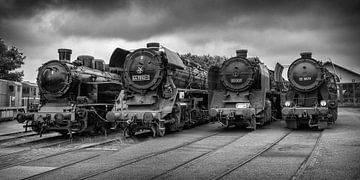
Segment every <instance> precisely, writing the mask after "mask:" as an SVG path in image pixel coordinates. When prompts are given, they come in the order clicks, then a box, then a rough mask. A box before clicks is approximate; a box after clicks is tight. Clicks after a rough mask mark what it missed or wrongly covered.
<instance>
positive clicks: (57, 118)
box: [54, 113, 64, 123]
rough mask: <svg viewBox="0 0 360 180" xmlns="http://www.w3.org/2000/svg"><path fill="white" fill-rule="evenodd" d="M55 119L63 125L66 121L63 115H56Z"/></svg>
mask: <svg viewBox="0 0 360 180" xmlns="http://www.w3.org/2000/svg"><path fill="white" fill-rule="evenodd" d="M54 119H55V121H56V122H57V123H61V122H62V121H63V120H64V115H63V114H62V113H56V114H55V116H54Z"/></svg>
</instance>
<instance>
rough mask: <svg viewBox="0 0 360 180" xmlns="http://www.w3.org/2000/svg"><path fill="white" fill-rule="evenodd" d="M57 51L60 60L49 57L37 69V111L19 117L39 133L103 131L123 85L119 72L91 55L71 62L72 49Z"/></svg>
mask: <svg viewBox="0 0 360 180" xmlns="http://www.w3.org/2000/svg"><path fill="white" fill-rule="evenodd" d="M58 53H59V60H50V61H48V62H46V63H44V64H43V65H42V66H41V67H40V68H39V69H38V76H37V84H38V87H39V91H40V95H41V96H40V100H41V106H40V107H39V110H38V112H36V113H27V114H25V113H21V114H18V116H17V120H18V121H19V122H20V123H24V122H26V125H25V126H24V127H25V128H28V127H31V128H32V130H33V131H36V132H38V133H40V135H41V134H42V133H43V132H46V131H57V132H59V133H61V134H68V133H70V136H71V135H72V133H73V132H77V133H83V132H93V131H97V130H104V129H105V127H106V126H110V125H111V123H108V122H107V121H106V119H105V116H106V112H107V111H110V110H111V109H112V108H113V106H114V105H113V104H114V103H113V101H114V99H115V98H116V96H117V95H118V94H119V92H120V90H121V88H122V84H121V77H120V75H119V74H117V73H112V72H109V69H110V68H109V67H107V66H106V65H105V64H104V61H103V60H99V59H94V57H92V56H87V55H83V56H78V57H77V59H76V60H75V61H73V62H70V58H71V53H72V51H71V50H70V49H59V50H58ZM113 68H115V67H113Z"/></svg>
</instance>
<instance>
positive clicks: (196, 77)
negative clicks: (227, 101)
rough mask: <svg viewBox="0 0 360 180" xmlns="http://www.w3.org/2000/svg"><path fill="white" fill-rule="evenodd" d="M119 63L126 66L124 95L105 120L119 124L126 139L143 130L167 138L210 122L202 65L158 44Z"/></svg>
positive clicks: (136, 51) (148, 46) (204, 73)
mask: <svg viewBox="0 0 360 180" xmlns="http://www.w3.org/2000/svg"><path fill="white" fill-rule="evenodd" d="M122 52H126V51H122ZM119 54H121V53H119ZM123 54H124V53H123ZM125 54H126V53H125ZM119 57H121V56H119ZM118 61H120V63H119V64H124V71H123V78H124V81H123V84H124V91H123V92H122V93H121V94H120V96H119V98H118V100H117V103H116V105H115V107H114V109H113V111H111V112H108V113H107V115H106V118H107V120H109V121H112V122H115V123H118V124H119V125H120V126H121V127H122V128H123V129H124V135H125V136H126V137H129V136H132V135H134V134H135V133H136V132H138V131H142V130H151V131H152V132H153V136H156V135H158V136H164V135H165V131H166V130H169V131H178V130H181V129H182V128H183V127H186V126H191V125H192V124H195V123H198V122H201V121H207V119H208V118H207V117H208V116H207V114H208V110H207V103H208V101H207V98H208V94H207V90H206V88H207V75H206V72H205V71H204V70H203V69H201V67H200V66H199V65H196V64H191V63H192V62H189V61H186V60H182V59H181V58H180V57H179V55H178V54H177V53H175V52H173V51H171V50H169V49H167V48H165V47H163V46H160V44H159V43H148V44H147V48H141V49H137V50H135V51H133V52H128V54H127V56H126V58H123V59H119V60H118ZM121 61H123V62H121Z"/></svg>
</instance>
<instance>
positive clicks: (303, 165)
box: [211, 131, 322, 180]
mask: <svg viewBox="0 0 360 180" xmlns="http://www.w3.org/2000/svg"><path fill="white" fill-rule="evenodd" d="M292 132H294V131H290V132H288V133H287V134H285V135H284V136H282V137H280V138H278V139H277V140H276V141H274V142H273V143H271V144H270V145H268V146H266V147H265V148H264V149H263V150H261V151H259V152H257V153H255V154H253V155H252V156H250V157H249V158H248V159H246V160H245V161H242V162H240V163H238V164H236V165H234V166H232V167H230V168H228V169H227V170H225V171H223V172H222V173H220V174H218V175H217V176H215V177H213V178H211V179H212V180H218V179H223V178H224V177H226V176H227V175H229V174H230V173H232V172H233V171H235V170H237V169H239V168H241V167H243V166H245V165H247V164H248V163H250V162H251V161H253V160H255V159H256V158H258V157H260V156H262V155H263V154H264V153H266V152H268V151H269V150H271V149H272V148H273V147H274V146H276V145H278V144H279V143H280V142H282V141H283V140H284V139H285V138H286V137H288V136H289V135H290V134H291V133H292ZM321 136H322V131H321V132H320V133H319V135H318V137H317V138H316V142H315V144H314V146H313V147H312V150H311V152H310V153H309V154H308V155H307V156H306V157H305V158H304V160H303V161H302V163H301V165H300V166H299V168H298V169H297V170H296V173H295V174H294V175H293V176H292V177H291V178H290V179H292V180H297V179H299V178H301V174H302V172H303V171H304V170H305V169H306V167H307V166H308V163H309V161H310V159H311V157H312V156H313V154H314V151H315V150H316V149H317V148H318V144H319V142H320V139H321ZM225 179H226V178H225ZM230 179H231V178H230Z"/></svg>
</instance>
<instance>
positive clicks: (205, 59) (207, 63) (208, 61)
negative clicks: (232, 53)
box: [180, 53, 227, 70]
mask: <svg viewBox="0 0 360 180" xmlns="http://www.w3.org/2000/svg"><path fill="white" fill-rule="evenodd" d="M180 57H181V58H183V59H187V60H189V61H192V62H195V63H197V64H199V65H200V66H201V67H202V68H203V69H205V70H208V69H209V68H210V67H211V66H220V65H221V64H222V63H223V62H224V61H225V60H226V59H227V57H225V56H218V55H215V56H210V55H209V54H208V55H202V56H199V55H195V54H191V53H187V54H181V55H180Z"/></svg>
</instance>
